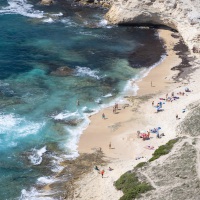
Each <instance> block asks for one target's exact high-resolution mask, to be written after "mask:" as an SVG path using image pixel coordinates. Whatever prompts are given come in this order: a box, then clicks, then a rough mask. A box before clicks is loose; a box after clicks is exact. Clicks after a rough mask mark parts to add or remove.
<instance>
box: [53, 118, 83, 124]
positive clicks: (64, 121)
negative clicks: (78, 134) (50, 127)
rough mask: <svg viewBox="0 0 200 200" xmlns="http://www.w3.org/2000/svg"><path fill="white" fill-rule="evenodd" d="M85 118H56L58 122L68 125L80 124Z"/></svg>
mask: <svg viewBox="0 0 200 200" xmlns="http://www.w3.org/2000/svg"><path fill="white" fill-rule="evenodd" d="M82 121H83V119H56V120H55V122H56V123H60V124H65V125H68V126H77V125H79V124H80V123H81V122H82Z"/></svg>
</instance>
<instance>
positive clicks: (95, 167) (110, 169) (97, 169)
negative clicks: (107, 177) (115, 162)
mask: <svg viewBox="0 0 200 200" xmlns="http://www.w3.org/2000/svg"><path fill="white" fill-rule="evenodd" d="M94 169H95V170H96V171H98V173H99V174H100V175H101V177H102V178H103V176H104V174H105V170H104V169H102V170H100V169H99V168H98V166H97V165H95V166H94ZM112 170H113V169H112V168H111V167H109V168H108V171H112Z"/></svg>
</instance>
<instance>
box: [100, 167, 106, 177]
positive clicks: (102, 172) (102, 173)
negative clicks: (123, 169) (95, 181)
mask: <svg viewBox="0 0 200 200" xmlns="http://www.w3.org/2000/svg"><path fill="white" fill-rule="evenodd" d="M104 173H105V171H104V169H103V170H102V171H101V172H100V174H101V177H102V178H103V175H104Z"/></svg>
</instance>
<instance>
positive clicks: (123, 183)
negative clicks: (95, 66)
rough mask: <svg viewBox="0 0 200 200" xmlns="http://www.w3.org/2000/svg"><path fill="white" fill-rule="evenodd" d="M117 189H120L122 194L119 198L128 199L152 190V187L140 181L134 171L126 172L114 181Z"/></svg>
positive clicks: (121, 199)
mask: <svg viewBox="0 0 200 200" xmlns="http://www.w3.org/2000/svg"><path fill="white" fill-rule="evenodd" d="M115 187H116V188H117V190H122V191H123V193H124V195H123V196H122V197H121V198H120V200H130V199H135V198H137V197H139V196H140V195H141V194H142V193H145V192H147V191H149V190H152V189H153V187H152V186H151V185H150V184H148V183H145V182H140V181H139V179H138V177H137V176H136V173H135V172H131V171H129V172H126V173H125V174H123V175H122V176H121V177H120V178H119V179H118V180H117V181H116V182H115Z"/></svg>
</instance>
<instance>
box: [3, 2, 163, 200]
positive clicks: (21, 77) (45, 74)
mask: <svg viewBox="0 0 200 200" xmlns="http://www.w3.org/2000/svg"><path fill="white" fill-rule="evenodd" d="M38 9H40V10H38ZM43 9H44V10H45V11H44V12H42V10H43ZM76 9H78V10H76ZM61 11H62V12H63V13H64V14H63V15H62V14H61V13H60V12H61ZM61 11H60V7H59V6H57V7H56V6H55V8H54V9H53V8H49V10H48V9H47V8H43V7H36V8H32V7H31V5H30V4H28V3H27V2H26V1H25V0H9V1H8V2H7V1H1V2H0V30H1V31H0V151H1V158H0V161H1V162H0V199H14V198H17V197H20V196H21V191H22V193H23V194H26V195H28V192H27V191H30V190H31V189H30V188H31V186H34V187H35V186H36V185H37V184H38V179H39V178H40V177H47V176H50V175H52V174H53V173H56V172H58V171H59V170H60V169H61V168H60V166H59V162H60V161H61V160H62V159H66V157H67V158H69V157H74V156H77V152H76V143H77V140H78V136H79V135H80V133H81V130H82V128H84V127H85V126H86V125H87V123H88V122H87V117H86V113H87V112H90V111H92V110H93V111H94V110H96V109H99V108H100V107H102V106H105V105H106V104H108V103H109V102H111V101H112V100H113V99H115V98H117V97H119V96H120V95H122V93H123V90H124V88H125V85H126V84H127V81H128V80H129V79H131V78H134V77H136V76H137V75H138V74H139V73H140V72H141V70H143V69H144V67H147V66H148V64H147V63H150V62H148V61H146V65H145V64H144V61H145V58H148V57H149V55H143V56H142V57H141V55H140V56H138V57H137V55H138V54H135V58H134V56H133V52H136V51H137V49H139V50H140V54H141V52H142V51H143V50H142V49H143V48H145V49H146V48H149V49H151V50H152V51H155V53H156V54H158V55H157V61H158V60H159V59H160V57H161V54H162V53H164V51H163V48H162V44H161V43H160V41H159V38H158V37H157V36H156V35H155V31H154V30H148V29H138V28H133V27H115V26H113V27H111V26H106V25H105V21H104V20H103V18H102V16H103V14H104V13H105V11H104V10H98V11H97V10H94V9H92V8H87V10H86V11H87V12H85V11H84V9H82V8H76V7H68V11H70V12H66V13H67V14H66V13H65V11H64V10H61ZM49 13H50V14H49ZM152 44H154V46H153V47H152ZM152 51H149V52H151V54H152ZM158 52H159V53H158ZM150 57H151V56H150ZM154 59H155V58H154ZM152 62H153V61H152ZM62 66H68V67H69V68H71V69H72V70H73V73H72V74H71V75H69V76H65V77H59V76H53V75H52V74H51V72H52V71H55V70H56V69H57V68H59V67H62ZM78 99H79V101H80V106H78V107H77V105H76V102H77V100H78ZM99 99H101V101H102V104H98V101H99ZM79 119H82V120H83V121H81V123H78V125H77V126H70V125H67V124H66V123H67V122H68V121H70V120H72V121H73V120H75V121H77V120H79ZM40 184H45V181H44V182H42V183H40ZM23 189H24V190H23ZM26 195H22V196H21V199H31V198H30V197H25V196H26ZM32 199H34V197H33V198H32ZM35 199H39V197H37V198H35Z"/></svg>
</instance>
